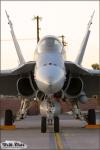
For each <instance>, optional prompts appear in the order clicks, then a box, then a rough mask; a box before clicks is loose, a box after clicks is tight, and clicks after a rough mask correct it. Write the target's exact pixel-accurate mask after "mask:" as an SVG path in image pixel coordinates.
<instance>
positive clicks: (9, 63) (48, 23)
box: [1, 1, 100, 70]
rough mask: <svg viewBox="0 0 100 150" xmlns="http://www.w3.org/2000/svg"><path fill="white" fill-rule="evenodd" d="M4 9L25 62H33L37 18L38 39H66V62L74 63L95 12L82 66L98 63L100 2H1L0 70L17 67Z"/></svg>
mask: <svg viewBox="0 0 100 150" xmlns="http://www.w3.org/2000/svg"><path fill="white" fill-rule="evenodd" d="M5 10H7V12H8V14H9V16H10V19H11V21H12V22H13V27H14V31H15V34H16V37H17V39H18V42H19V44H20V47H21V50H22V54H23V56H24V58H25V60H26V61H31V60H33V56H34V50H35V47H36V44H37V43H36V21H35V20H34V19H33V18H34V16H37V15H39V16H40V17H41V18H42V19H41V21H40V28H41V30H40V38H42V37H43V36H45V35H54V36H57V37H58V36H61V35H62V34H63V35H64V36H65V40H66V42H67V43H68V46H67V47H66V55H67V60H70V61H74V60H75V58H76V56H77V54H78V52H79V48H80V45H81V42H82V39H83V37H84V34H85V31H86V27H87V23H88V21H89V19H90V16H91V15H92V13H93V10H95V14H94V18H93V24H92V26H91V34H90V37H89V40H88V44H87V48H86V52H85V55H84V59H83V63H82V66H84V67H86V68H91V64H93V63H99V55H100V52H99V51H100V49H99V1H1V69H3V70H5V69H13V68H15V67H17V66H18V57H17V54H16V50H15V47H14V44H13V41H12V37H11V34H10V28H9V25H8V21H7V18H6V14H5Z"/></svg>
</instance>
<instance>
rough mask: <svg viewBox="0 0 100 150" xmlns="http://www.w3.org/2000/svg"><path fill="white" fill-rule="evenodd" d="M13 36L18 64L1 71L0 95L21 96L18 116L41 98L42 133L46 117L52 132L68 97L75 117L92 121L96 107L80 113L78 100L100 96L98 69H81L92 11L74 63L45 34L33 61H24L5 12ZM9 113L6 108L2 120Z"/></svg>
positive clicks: (83, 101)
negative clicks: (13, 67) (61, 105)
mask: <svg viewBox="0 0 100 150" xmlns="http://www.w3.org/2000/svg"><path fill="white" fill-rule="evenodd" d="M6 15H7V18H8V24H9V26H10V29H11V35H12V39H13V42H14V45H15V48H16V52H17V55H18V58H19V62H20V64H19V66H18V67H17V68H15V69H13V70H9V71H6V70H5V71H3V70H1V72H0V95H8V96H10V95H13V96H19V97H21V100H22V102H21V107H20V110H19V112H18V114H17V119H18V118H19V119H20V118H24V117H25V114H26V112H27V110H28V108H29V106H30V105H31V101H33V100H38V101H40V114H41V116H42V117H41V132H46V130H47V119H48V120H49V119H51V120H52V119H53V122H54V132H59V114H60V112H61V107H60V103H59V100H62V101H67V100H69V101H70V103H71V104H72V106H73V110H72V112H73V114H74V116H75V118H76V119H82V118H83V119H86V120H87V122H88V123H92V124H93V123H95V122H96V120H95V110H93V109H91V110H89V112H88V115H84V114H82V112H81V111H80V108H79V102H81V103H86V102H87V101H88V100H89V98H90V97H91V96H93V95H100V71H99V70H90V69H86V68H83V67H82V66H81V62H82V59H83V55H84V52H85V49H86V45H87V41H88V38H89V35H90V26H91V24H92V18H93V15H94V12H93V14H92V16H91V19H90V20H89V23H88V25H87V29H86V34H85V36H84V39H83V41H82V44H81V47H80V51H79V55H78V56H77V58H76V61H75V62H71V61H66V59H65V49H64V47H63V45H62V43H61V42H60V40H59V39H58V38H57V37H55V36H46V37H44V38H42V39H41V40H40V41H39V43H38V44H37V47H36V50H35V53H34V61H30V62H25V60H24V58H23V56H22V53H21V50H20V46H19V44H18V41H17V39H16V36H15V33H14V30H13V24H12V22H11V20H10V18H9V15H8V14H7V12H6ZM8 116H9V111H7V113H6V116H5V120H7V118H8ZM9 119H10V118H9Z"/></svg>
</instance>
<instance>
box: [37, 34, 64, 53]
mask: <svg viewBox="0 0 100 150" xmlns="http://www.w3.org/2000/svg"><path fill="white" fill-rule="evenodd" d="M45 51H49V52H50V51H58V52H60V53H61V51H62V44H61V43H60V41H59V40H58V39H56V38H54V37H47V38H44V39H43V40H41V41H40V43H39V45H38V52H39V53H42V52H45Z"/></svg>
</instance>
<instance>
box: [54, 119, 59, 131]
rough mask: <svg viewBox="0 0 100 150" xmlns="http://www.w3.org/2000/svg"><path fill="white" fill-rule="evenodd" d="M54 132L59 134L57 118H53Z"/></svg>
mask: <svg viewBox="0 0 100 150" xmlns="http://www.w3.org/2000/svg"><path fill="white" fill-rule="evenodd" d="M54 132H59V117H58V116H55V117H54Z"/></svg>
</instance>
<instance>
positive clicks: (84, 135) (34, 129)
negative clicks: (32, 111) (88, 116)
mask: <svg viewBox="0 0 100 150" xmlns="http://www.w3.org/2000/svg"><path fill="white" fill-rule="evenodd" d="M99 119H100V118H99V114H98V115H97V123H100V120H99ZM1 123H3V120H2V122H1ZM15 125H16V129H11V130H1V143H2V142H4V141H6V140H7V141H20V142H22V143H24V144H25V145H27V148H25V149H27V150H100V128H99V129H87V128H84V126H85V125H86V122H85V121H80V120H74V119H73V117H72V116H69V115H67V114H66V115H60V132H59V133H54V131H53V125H52V126H50V125H48V127H47V132H46V133H41V129H40V125H41V116H40V115H38V116H27V117H26V118H25V119H24V120H21V121H16V122H15ZM13 149H14V148H13Z"/></svg>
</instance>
